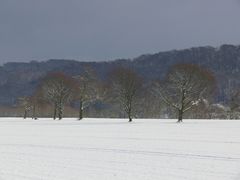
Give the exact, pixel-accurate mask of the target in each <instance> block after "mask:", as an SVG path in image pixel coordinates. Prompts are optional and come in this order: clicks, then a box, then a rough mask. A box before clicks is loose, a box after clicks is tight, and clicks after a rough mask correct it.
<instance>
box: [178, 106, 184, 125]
mask: <svg viewBox="0 0 240 180" xmlns="http://www.w3.org/2000/svg"><path fill="white" fill-rule="evenodd" d="M182 120H183V110H182V109H180V110H178V121H177V122H178V123H180V122H182Z"/></svg>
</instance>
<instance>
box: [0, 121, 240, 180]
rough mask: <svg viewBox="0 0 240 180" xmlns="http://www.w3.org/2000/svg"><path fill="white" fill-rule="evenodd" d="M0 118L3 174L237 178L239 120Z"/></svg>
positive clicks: (39, 178)
mask: <svg viewBox="0 0 240 180" xmlns="http://www.w3.org/2000/svg"><path fill="white" fill-rule="evenodd" d="M175 121H176V120H134V122H133V123H128V122H127V120H121V119H84V120H83V121H77V120H75V119H65V120H62V121H53V120H51V119H40V120H37V121H34V120H30V119H29V120H23V119H20V118H18V119H17V118H15V119H14V118H1V119H0V180H23V179H24V180H240V121H206V120H186V121H185V122H184V123H182V124H177V123H175Z"/></svg>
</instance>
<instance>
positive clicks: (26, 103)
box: [18, 96, 32, 119]
mask: <svg viewBox="0 0 240 180" xmlns="http://www.w3.org/2000/svg"><path fill="white" fill-rule="evenodd" d="M18 103H19V105H20V106H22V107H23V109H24V114H23V118H24V119H26V118H27V116H28V112H29V111H31V109H32V103H31V99H30V97H26V96H25V97H20V98H18Z"/></svg>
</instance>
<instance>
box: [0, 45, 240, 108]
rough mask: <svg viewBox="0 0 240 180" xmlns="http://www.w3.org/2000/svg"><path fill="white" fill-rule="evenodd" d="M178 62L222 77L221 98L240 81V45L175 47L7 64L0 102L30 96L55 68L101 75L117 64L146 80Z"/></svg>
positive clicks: (0, 73)
mask: <svg viewBox="0 0 240 180" xmlns="http://www.w3.org/2000/svg"><path fill="white" fill-rule="evenodd" d="M175 63H196V64H200V65H202V66H205V67H207V68H209V69H211V70H212V71H213V72H214V73H215V75H216V77H217V80H218V88H219V91H218V92H219V96H218V101H222V100H224V99H226V98H227V95H226V94H227V91H228V87H229V86H231V88H233V87H236V86H238V85H239V84H240V71H239V69H240V46H233V45H222V46H221V47H219V48H214V47H210V46H206V47H197V48H191V49H185V50H173V51H167V52H160V53H157V54H148V55H142V56H140V57H138V58H135V59H121V60H115V61H109V62H79V61H74V60H48V61H44V62H35V61H33V62H29V63H6V64H4V65H3V66H2V67H0V105H14V104H15V103H16V99H17V97H20V96H25V95H30V94H31V93H32V92H33V90H34V88H35V87H36V86H37V84H38V82H39V80H40V79H41V78H42V77H44V76H45V75H46V74H47V73H48V72H51V71H63V72H65V73H67V74H69V75H77V74H81V72H82V70H83V68H84V66H86V65H87V66H90V67H92V68H93V69H94V70H96V72H97V74H98V75H99V77H101V78H102V79H104V78H106V76H107V73H108V72H109V71H111V69H113V68H114V67H116V66H119V65H122V66H129V67H132V68H134V69H135V70H136V71H137V72H138V73H140V74H141V75H143V76H144V77H145V78H146V79H149V80H150V79H155V78H162V77H164V74H165V73H166V71H167V70H168V68H169V67H170V66H171V65H173V64H175Z"/></svg>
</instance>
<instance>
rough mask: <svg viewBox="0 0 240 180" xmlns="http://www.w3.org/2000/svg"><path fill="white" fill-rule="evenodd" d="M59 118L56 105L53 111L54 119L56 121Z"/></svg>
mask: <svg viewBox="0 0 240 180" xmlns="http://www.w3.org/2000/svg"><path fill="white" fill-rule="evenodd" d="M56 118H57V105H56V104H55V105H54V111H53V119H54V120H55V119H56Z"/></svg>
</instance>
